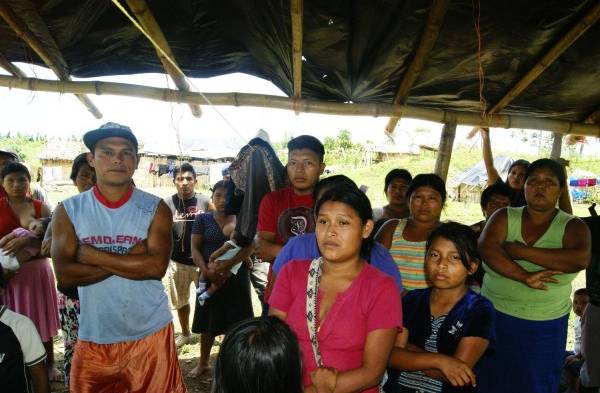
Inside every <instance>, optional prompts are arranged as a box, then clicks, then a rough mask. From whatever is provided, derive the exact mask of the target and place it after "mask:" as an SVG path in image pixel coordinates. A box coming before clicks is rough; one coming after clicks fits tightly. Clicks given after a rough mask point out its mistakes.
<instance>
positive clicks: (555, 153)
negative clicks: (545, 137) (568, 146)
mask: <svg viewBox="0 0 600 393" xmlns="http://www.w3.org/2000/svg"><path fill="white" fill-rule="evenodd" d="M562 138H563V135H562V134H561V133H560V132H553V133H552V150H551V151H550V158H552V159H555V160H558V159H559V158H560V154H561V150H562Z"/></svg>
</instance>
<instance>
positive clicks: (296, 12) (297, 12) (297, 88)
mask: <svg viewBox="0 0 600 393" xmlns="http://www.w3.org/2000/svg"><path fill="white" fill-rule="evenodd" d="M290 13H291V17H292V77H293V81H294V86H293V87H294V93H293V97H294V98H295V99H299V98H301V97H302V34H303V30H302V28H303V26H302V23H303V20H304V0H290Z"/></svg>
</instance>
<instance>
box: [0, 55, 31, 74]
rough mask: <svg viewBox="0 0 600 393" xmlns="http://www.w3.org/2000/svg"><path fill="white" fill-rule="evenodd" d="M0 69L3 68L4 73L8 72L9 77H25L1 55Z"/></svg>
mask: <svg viewBox="0 0 600 393" xmlns="http://www.w3.org/2000/svg"><path fill="white" fill-rule="evenodd" d="M0 67H2V68H4V69H5V70H6V71H8V72H10V73H11V75H14V76H16V77H17V78H25V77H26V76H27V75H25V73H24V72H23V71H21V69H20V68H19V67H17V66H16V65H14V64H13V63H11V62H10V61H8V59H7V58H6V57H4V55H3V54H2V53H0Z"/></svg>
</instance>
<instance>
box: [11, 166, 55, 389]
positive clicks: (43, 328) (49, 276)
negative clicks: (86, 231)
mask: <svg viewBox="0 0 600 393" xmlns="http://www.w3.org/2000/svg"><path fill="white" fill-rule="evenodd" d="M0 179H1V181H2V186H3V187H4V190H5V191H6V194H7V195H6V197H3V198H1V199H0V253H2V254H3V255H2V261H3V265H10V266H11V267H10V268H9V269H8V270H11V273H10V275H9V277H10V279H9V281H8V283H7V286H6V291H5V293H4V296H3V298H2V299H0V303H2V304H5V305H6V306H7V307H8V308H9V309H10V310H12V311H14V312H16V313H19V314H22V315H25V316H27V317H29V318H30V319H31V320H32V321H33V323H34V324H35V326H36V328H37V330H38V333H39V334H40V337H41V339H42V341H43V342H44V346H45V348H46V352H47V356H48V358H47V359H48V360H47V366H48V373H49V377H50V380H56V378H57V376H58V377H60V373H59V372H58V370H56V369H55V368H54V364H53V363H54V362H53V360H54V359H53V350H52V338H53V337H54V336H55V335H56V334H57V333H58V327H59V326H60V322H59V319H58V308H57V298H56V284H55V281H54V275H53V273H52V269H51V267H50V262H49V261H48V259H46V258H43V257H41V256H40V246H41V238H43V234H44V231H45V229H46V228H45V227H46V225H47V220H44V218H48V217H49V216H50V210H49V208H48V207H47V206H46V205H45V204H43V203H42V202H41V201H39V200H36V199H32V198H31V197H30V196H29V186H30V183H31V175H30V174H29V170H28V169H27V167H25V166H24V165H23V164H20V163H11V164H8V165H6V166H5V167H4V168H3V169H2V172H0ZM11 257H14V258H11ZM15 259H16V261H15Z"/></svg>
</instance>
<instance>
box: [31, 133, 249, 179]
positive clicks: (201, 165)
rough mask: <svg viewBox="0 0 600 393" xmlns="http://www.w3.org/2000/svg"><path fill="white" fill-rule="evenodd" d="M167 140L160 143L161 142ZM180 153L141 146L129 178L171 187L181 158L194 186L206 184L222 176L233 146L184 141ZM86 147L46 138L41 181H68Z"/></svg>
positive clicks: (172, 149) (159, 147)
mask: <svg viewBox="0 0 600 393" xmlns="http://www.w3.org/2000/svg"><path fill="white" fill-rule="evenodd" d="M165 144H166V145H168V143H162V145H165ZM183 145H184V146H185V147H184V148H183V149H182V154H180V153H179V152H178V150H179V149H177V148H174V147H168V146H161V143H157V144H156V145H152V146H148V147H141V149H140V152H139V157H140V161H139V164H138V169H137V170H136V172H135V174H134V175H133V181H134V182H135V184H136V186H138V187H140V188H155V187H172V186H173V177H172V173H173V168H174V167H175V166H177V165H180V164H181V163H183V162H189V163H191V164H192V165H193V166H194V169H195V170H196V174H197V181H198V186H199V187H203V188H208V187H210V186H211V185H212V184H214V183H215V182H216V181H218V180H220V179H221V178H222V175H221V170H222V169H223V167H226V166H228V165H229V163H230V162H231V161H233V159H234V158H235V156H236V155H237V153H238V151H239V149H238V148H237V147H227V146H226V144H219V143H218V142H213V143H206V142H204V143H196V142H195V141H184V143H183ZM84 151H87V149H86V147H85V146H84V145H83V143H81V142H75V141H61V140H53V141H49V142H48V144H47V145H46V147H45V148H44V150H43V151H42V153H41V154H40V161H41V164H42V184H44V185H54V186H61V185H67V184H72V182H71V180H70V179H69V175H70V174H71V166H72V165H73V159H74V158H75V157H76V156H77V155H78V154H80V153H82V152H84Z"/></svg>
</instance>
